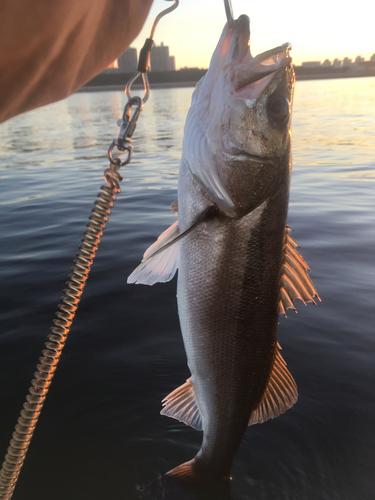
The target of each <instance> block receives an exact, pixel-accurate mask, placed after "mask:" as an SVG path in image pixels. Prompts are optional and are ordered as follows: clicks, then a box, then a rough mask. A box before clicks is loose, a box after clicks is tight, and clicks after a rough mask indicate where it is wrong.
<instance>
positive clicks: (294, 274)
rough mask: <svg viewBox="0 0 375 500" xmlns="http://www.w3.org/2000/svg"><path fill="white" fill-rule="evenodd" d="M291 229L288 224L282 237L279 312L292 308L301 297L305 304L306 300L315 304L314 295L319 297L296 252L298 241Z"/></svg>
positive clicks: (304, 265) (306, 269)
mask: <svg viewBox="0 0 375 500" xmlns="http://www.w3.org/2000/svg"><path fill="white" fill-rule="evenodd" d="M290 231H292V229H290V227H289V226H286V228H285V237H284V248H285V258H284V268H283V274H282V277H281V287H280V301H279V306H278V312H279V314H281V313H282V314H284V315H285V316H286V314H285V312H286V310H287V309H294V311H295V310H296V308H295V307H294V301H295V300H296V299H301V300H302V302H303V303H304V304H305V305H306V302H312V303H313V304H316V302H315V300H314V297H316V298H317V299H318V300H320V297H319V295H318V293H317V291H316V290H315V287H314V285H313V283H312V281H311V279H310V278H309V276H308V274H307V271H310V268H309V266H308V265H307V264H306V262H305V261H304V259H303V258H302V257H301V255H300V254H299V253H298V252H297V250H296V247H298V246H299V245H298V243H296V242H295V241H294V239H293V238H292V237H291V236H290V234H289V232H290Z"/></svg>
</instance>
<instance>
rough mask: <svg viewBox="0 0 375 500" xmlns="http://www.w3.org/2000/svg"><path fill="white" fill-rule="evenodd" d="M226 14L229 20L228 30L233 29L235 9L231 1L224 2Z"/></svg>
mask: <svg viewBox="0 0 375 500" xmlns="http://www.w3.org/2000/svg"><path fill="white" fill-rule="evenodd" d="M224 7H225V13H226V15H227V20H228V28H229V29H232V28H233V25H234V18H233V9H232V2H231V0H224Z"/></svg>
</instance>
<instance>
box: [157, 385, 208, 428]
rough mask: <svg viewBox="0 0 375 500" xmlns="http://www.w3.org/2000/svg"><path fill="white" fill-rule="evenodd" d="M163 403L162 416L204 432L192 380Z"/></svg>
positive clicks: (178, 388) (172, 393)
mask: <svg viewBox="0 0 375 500" xmlns="http://www.w3.org/2000/svg"><path fill="white" fill-rule="evenodd" d="M162 403H163V407H164V408H163V409H162V410H161V412H160V414H161V415H166V416H167V417H172V418H175V419H176V420H179V421H180V422H184V424H186V425H190V426H191V427H194V429H197V430H198V431H201V430H202V417H201V414H200V413H199V408H198V404H197V400H196V399H195V392H194V386H193V383H192V381H191V379H190V378H189V379H188V380H187V381H186V382H185V383H184V384H183V385H181V386H180V387H177V389H175V390H174V391H173V392H171V393H170V394H168V396H167V397H165V398H164V399H163V401H162Z"/></svg>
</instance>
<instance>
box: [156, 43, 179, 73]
mask: <svg viewBox="0 0 375 500" xmlns="http://www.w3.org/2000/svg"><path fill="white" fill-rule="evenodd" d="M150 63H151V71H175V70H176V61H175V58H174V56H170V55H169V47H168V46H167V45H164V44H163V42H161V44H160V45H159V46H157V45H154V46H153V47H152V49H151V54H150Z"/></svg>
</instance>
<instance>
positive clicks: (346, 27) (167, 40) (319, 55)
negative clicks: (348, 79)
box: [131, 0, 375, 69]
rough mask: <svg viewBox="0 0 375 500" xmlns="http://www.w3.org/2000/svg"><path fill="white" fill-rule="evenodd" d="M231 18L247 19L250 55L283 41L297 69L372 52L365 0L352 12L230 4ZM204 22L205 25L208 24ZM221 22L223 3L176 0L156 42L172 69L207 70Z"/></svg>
mask: <svg viewBox="0 0 375 500" xmlns="http://www.w3.org/2000/svg"><path fill="white" fill-rule="evenodd" d="M168 3H169V2H166V1H165V0H154V4H153V6H152V8H151V11H150V14H149V16H148V18H147V20H146V23H145V25H144V28H143V29H142V31H141V33H140V35H139V36H138V37H137V38H136V39H135V40H134V42H133V43H132V44H131V45H132V47H136V48H137V50H138V53H139V50H140V49H141V48H142V46H143V43H144V40H145V39H146V38H147V37H148V36H149V31H150V28H151V25H152V22H153V20H154V18H155V16H156V15H157V14H158V13H159V12H160V11H161V10H163V9H165V8H166V7H167V6H168ZM232 4H233V11H234V16H235V17H238V16H239V15H240V14H242V13H245V14H247V15H248V16H249V17H250V28H251V52H252V54H253V55H256V54H258V53H260V52H263V51H265V50H268V49H270V48H272V47H275V46H278V45H280V44H282V43H284V42H291V43H292V45H293V50H292V53H291V54H292V57H293V62H294V64H296V65H301V64H302V62H304V61H317V60H322V61H323V60H325V59H330V60H333V59H335V58H338V59H341V60H343V59H344V57H349V58H351V59H353V60H354V59H355V58H356V57H357V56H358V55H361V56H362V57H364V58H365V59H366V60H369V59H370V57H371V56H372V55H373V53H374V51H375V40H374V35H373V33H374V31H373V30H374V28H373V19H374V17H375V6H374V5H373V4H369V3H368V2H367V0H357V2H356V4H355V9H353V8H352V9H344V8H340V9H338V7H337V3H336V2H331V3H330V2H327V1H326V0H325V1H323V0H316V2H314V8H310V7H309V6H307V4H305V3H302V2H300V1H297V0H290V1H289V2H288V6H287V7H285V4H284V3H282V2H279V1H276V0H270V1H269V3H268V4H267V8H265V7H264V4H262V3H260V2H258V3H255V2H254V3H253V4H251V5H250V4H249V2H248V0H232ZM208 21H209V22H208ZM225 21H226V17H225V11H224V2H223V0H208V1H206V2H201V1H200V0H199V1H198V0H189V1H186V0H180V5H179V7H178V8H177V9H176V10H175V11H174V12H172V13H171V14H169V15H168V16H166V17H164V18H162V19H161V21H160V23H159V24H158V26H157V29H156V33H155V42H156V44H158V45H160V43H161V42H162V41H163V42H164V44H165V45H167V46H169V47H170V48H171V50H172V52H173V54H174V56H175V57H176V69H180V68H184V67H199V68H207V67H208V66H209V62H210V59H211V55H212V53H213V51H214V49H215V47H216V45H217V42H218V40H219V37H220V34H221V32H222V29H223V27H224V24H225Z"/></svg>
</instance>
